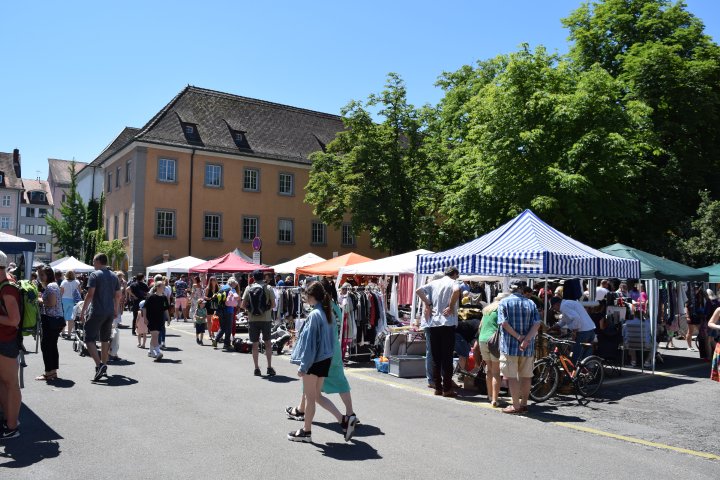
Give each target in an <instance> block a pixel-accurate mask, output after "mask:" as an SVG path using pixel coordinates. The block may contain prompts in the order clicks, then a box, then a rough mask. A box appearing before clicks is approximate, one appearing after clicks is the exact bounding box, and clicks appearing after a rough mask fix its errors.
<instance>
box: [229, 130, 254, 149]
mask: <svg viewBox="0 0 720 480" xmlns="http://www.w3.org/2000/svg"><path fill="white" fill-rule="evenodd" d="M231 132H232V137H233V141H234V142H235V145H236V146H237V147H238V148H244V149H246V150H250V144H249V143H248V141H247V136H245V132H241V131H240V130H231Z"/></svg>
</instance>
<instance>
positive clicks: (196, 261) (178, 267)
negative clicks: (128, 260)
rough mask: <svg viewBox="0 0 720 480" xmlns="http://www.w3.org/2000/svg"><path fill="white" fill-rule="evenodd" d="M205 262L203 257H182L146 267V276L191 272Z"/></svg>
mask: <svg viewBox="0 0 720 480" xmlns="http://www.w3.org/2000/svg"><path fill="white" fill-rule="evenodd" d="M201 263H205V260H203V259H202V258H196V257H182V258H178V259H176V260H171V261H169V262H163V263H158V264H157V265H152V266H150V267H148V268H146V269H145V277H147V278H149V277H150V275H151V274H153V273H162V274H163V275H165V276H167V277H169V276H170V275H172V274H173V273H189V272H190V269H191V268H193V267H196V266H198V265H200V264H201Z"/></svg>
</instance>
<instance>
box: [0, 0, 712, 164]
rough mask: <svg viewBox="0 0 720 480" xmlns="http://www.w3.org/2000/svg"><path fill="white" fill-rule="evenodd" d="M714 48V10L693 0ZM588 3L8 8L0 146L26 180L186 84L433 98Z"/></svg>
mask: <svg viewBox="0 0 720 480" xmlns="http://www.w3.org/2000/svg"><path fill="white" fill-rule="evenodd" d="M686 3H687V4H688V6H689V7H688V8H689V10H690V11H692V12H693V13H695V14H696V15H697V16H698V17H700V18H701V19H702V20H703V21H704V22H705V25H706V31H707V33H708V34H709V35H711V36H712V37H713V38H714V39H715V40H716V41H717V40H718V39H720V2H719V1H717V0H687V2H686ZM578 5H580V0H545V1H543V0H475V1H452V0H448V1H445V2H437V1H435V2H429V1H424V0H416V1H406V0H397V1H387V0H385V1H375V0H366V1H363V2H344V1H337V0H336V1H333V2H329V1H308V2H296V1H268V2H244V1H241V0H235V1H231V0H202V1H193V2H190V1H185V0H175V1H166V0H162V1H159V0H145V1H137V0H127V1H124V2H98V1H97V0H95V1H71V2H54V1H38V2H30V1H28V2H18V1H15V2H6V4H5V5H3V6H2V7H0V18H2V33H1V37H0V38H1V40H0V59H1V60H2V69H1V73H0V92H1V93H0V151H3V152H11V151H12V149H13V148H19V149H20V152H21V155H22V167H23V177H26V178H31V177H35V176H38V175H39V176H40V177H41V178H47V159H48V158H63V159H72V158H75V159H76V160H78V161H84V162H88V161H91V160H93V159H94V158H95V157H96V156H97V155H98V154H99V153H100V152H101V151H102V149H103V148H105V146H106V145H107V144H108V143H109V142H110V141H112V139H113V138H114V137H115V136H116V135H117V134H118V133H119V132H120V130H121V129H122V128H123V127H125V126H133V127H141V126H142V125H143V124H145V123H146V122H147V121H148V120H149V119H150V118H151V117H152V115H153V114H155V113H156V112H157V111H158V110H159V109H160V108H162V107H163V106H164V105H165V104H166V103H167V102H168V101H170V100H171V99H172V97H173V96H175V95H176V94H177V93H178V92H179V91H180V90H181V89H182V88H183V87H184V86H185V85H187V84H192V85H196V86H199V87H204V88H211V89H216V90H221V91H225V92H230V93H235V94H238V95H244V96H248V97H255V98H260V99H263V100H269V101H274V102H279V103H285V104H289V105H294V106H298V107H304V108H310V109H313V110H319V111H323V112H329V113H336V114H337V113H339V110H340V108H341V107H342V106H343V105H345V104H346V103H347V102H348V101H349V100H351V99H365V98H366V97H367V95H368V94H370V93H373V92H378V91H379V90H380V89H381V88H382V86H383V82H384V80H385V76H386V74H387V73H388V72H391V71H393V72H398V73H399V74H400V75H402V77H403V78H404V79H405V81H406V83H407V86H408V94H409V98H410V100H411V102H413V103H415V104H417V105H421V104H424V103H428V102H429V103H435V102H437V101H438V100H439V99H440V97H441V91H440V90H439V89H437V88H436V87H434V83H435V80H436V79H437V77H438V75H439V74H440V73H442V72H443V71H451V70H455V69H457V68H459V67H460V66H461V65H464V64H469V63H473V62H475V61H476V60H479V59H486V58H490V57H493V56H495V55H497V54H500V53H507V52H511V51H514V50H516V49H517V47H518V46H519V45H520V44H521V43H523V42H528V43H530V44H531V45H532V46H537V45H539V44H543V45H545V46H546V47H548V48H549V49H550V50H557V51H559V52H565V51H567V41H566V38H567V31H566V30H564V29H563V28H562V26H561V24H560V19H561V18H562V17H564V16H566V15H567V14H568V13H570V12H571V11H572V10H573V9H575V8H577V6H578Z"/></svg>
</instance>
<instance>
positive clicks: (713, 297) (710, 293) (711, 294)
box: [705, 288, 717, 300]
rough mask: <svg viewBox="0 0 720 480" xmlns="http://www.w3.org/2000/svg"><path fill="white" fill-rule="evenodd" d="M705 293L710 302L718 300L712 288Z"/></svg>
mask: <svg viewBox="0 0 720 480" xmlns="http://www.w3.org/2000/svg"><path fill="white" fill-rule="evenodd" d="M705 292H706V293H707V296H708V298H709V299H710V300H717V295H715V292H713V291H712V289H711V288H708V289H707V290H705Z"/></svg>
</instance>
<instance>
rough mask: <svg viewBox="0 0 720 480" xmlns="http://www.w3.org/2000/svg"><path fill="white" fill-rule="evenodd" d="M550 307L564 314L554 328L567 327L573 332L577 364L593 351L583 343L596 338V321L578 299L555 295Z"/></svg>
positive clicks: (574, 354) (574, 360)
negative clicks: (565, 298)
mask: <svg viewBox="0 0 720 480" xmlns="http://www.w3.org/2000/svg"><path fill="white" fill-rule="evenodd" d="M550 307H551V308H552V309H553V310H555V311H556V312H558V313H561V314H562V319H561V320H560V321H559V322H558V323H557V324H555V326H554V328H562V327H566V328H568V329H569V330H570V331H571V332H572V335H573V339H574V340H575V342H576V343H575V346H574V347H573V362H575V364H576V365H577V364H578V363H579V362H580V360H582V359H583V358H585V357H587V356H588V355H590V353H591V352H592V349H591V348H589V347H586V346H585V345H583V343H590V342H592V341H593V339H594V338H595V322H593V321H592V318H590V315H588V313H587V311H586V310H585V307H583V306H582V304H581V303H580V302H578V301H575V300H564V299H562V298H560V297H553V298H551V299H550Z"/></svg>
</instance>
